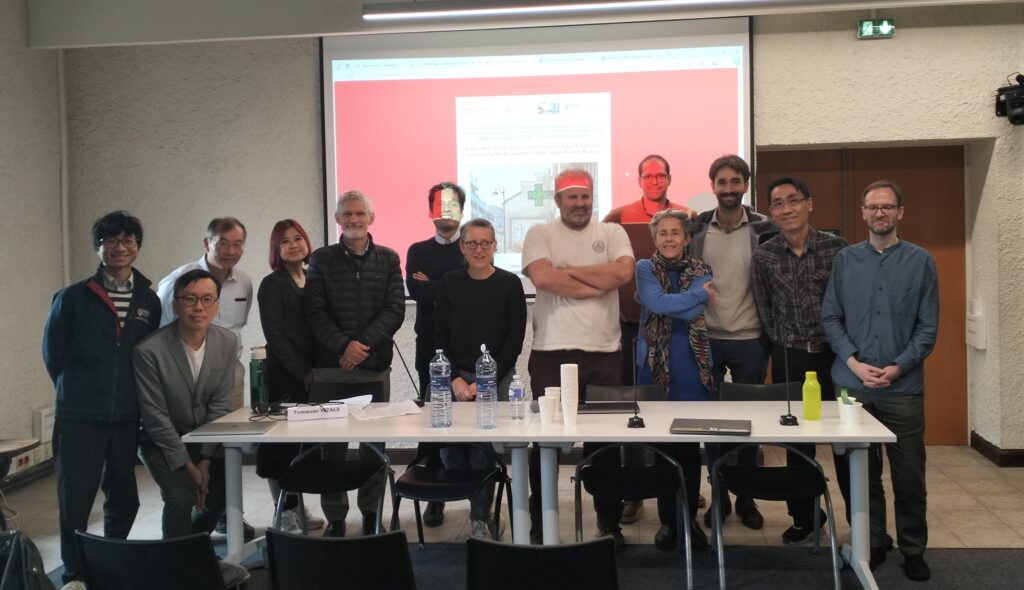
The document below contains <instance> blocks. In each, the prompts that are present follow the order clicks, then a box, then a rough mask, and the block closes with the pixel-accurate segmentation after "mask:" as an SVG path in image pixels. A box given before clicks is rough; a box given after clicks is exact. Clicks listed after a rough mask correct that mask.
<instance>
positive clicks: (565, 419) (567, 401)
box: [562, 391, 580, 426]
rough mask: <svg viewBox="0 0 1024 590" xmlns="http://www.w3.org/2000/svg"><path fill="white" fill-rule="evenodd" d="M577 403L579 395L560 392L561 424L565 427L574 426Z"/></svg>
mask: <svg viewBox="0 0 1024 590" xmlns="http://www.w3.org/2000/svg"><path fill="white" fill-rule="evenodd" d="M579 401H580V396H579V394H577V393H573V394H570V393H569V392H567V391H563V392H562V423H563V424H565V425H566V426H576V411H577V409H579Z"/></svg>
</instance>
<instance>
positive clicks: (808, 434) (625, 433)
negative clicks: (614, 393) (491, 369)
mask: <svg viewBox="0 0 1024 590" xmlns="http://www.w3.org/2000/svg"><path fill="white" fill-rule="evenodd" d="M640 409H641V410H640V415H641V417H643V418H644V421H645V422H646V424H647V427H646V428H627V427H626V420H627V419H628V417H629V416H628V415H627V414H589V415H580V416H579V417H578V422H577V424H576V426H575V428H566V427H565V426H563V425H562V423H561V422H556V423H552V424H543V423H541V421H540V416H539V415H538V414H531V413H529V412H527V414H526V418H524V419H523V420H515V421H513V420H511V419H510V418H509V414H508V404H507V403H500V404H499V412H498V416H499V419H498V426H497V427H496V428H493V429H488V430H484V429H481V428H478V427H477V425H476V408H475V406H474V404H471V403H456V404H454V405H453V420H452V426H450V427H448V428H432V427H431V426H430V411H429V408H428V407H424V408H422V410H421V412H420V413H419V414H409V415H405V416H399V417H396V418H382V419H379V420H357V419H355V418H353V417H351V416H350V417H348V418H340V419H333V420H309V421H301V422H294V421H293V422H289V421H286V420H282V421H279V422H277V423H275V425H274V426H273V428H271V429H270V430H268V431H267V432H266V433H264V434H253V435H217V436H203V437H193V436H190V435H185V436H184V437H183V440H184V441H185V442H191V443H195V442H220V443H256V442H313V441H315V442H421V441H427V442H430V441H460V442H503V443H511V442H559V443H564V442H574V441H580V442H609V441H624V442H647V443H651V442H744V441H752V442H797V443H812V442H813V443H861V444H862V443H869V442H890V443H891V442H895V441H896V436H895V435H894V434H892V433H891V432H890V431H889V430H888V429H887V428H885V427H884V426H882V425H881V424H880V423H879V422H878V421H877V420H876V419H875V418H874V417H872V416H871V415H869V414H867V413H866V412H864V413H863V419H862V421H861V422H860V423H859V424H844V423H841V422H840V421H839V417H838V413H837V408H836V402H832V401H826V402H823V403H822V419H821V420H816V421H812V420H804V419H803V418H802V406H801V404H800V403H794V404H793V414H794V415H796V416H797V418H798V419H799V421H800V424H799V425H798V426H782V425H780V424H779V416H780V415H781V414H784V413H785V412H786V402H777V401H771V402H640ZM251 415H252V413H251V411H250V410H249V408H242V409H240V410H236V411H234V412H232V413H231V414H228V415H227V416H225V417H223V418H221V419H220V421H222V422H244V421H247V420H249V418H250V416H251ZM674 418H727V419H741V420H750V421H751V433H750V436H749V437H746V436H739V437H737V436H721V435H679V434H670V433H669V425H670V424H671V423H672V420H673V419H674Z"/></svg>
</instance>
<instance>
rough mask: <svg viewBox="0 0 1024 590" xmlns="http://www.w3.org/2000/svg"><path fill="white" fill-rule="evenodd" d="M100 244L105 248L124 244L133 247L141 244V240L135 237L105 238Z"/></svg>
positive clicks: (129, 247)
mask: <svg viewBox="0 0 1024 590" xmlns="http://www.w3.org/2000/svg"><path fill="white" fill-rule="evenodd" d="M100 244H102V245H103V247H104V248H108V249H114V248H117V247H118V246H124V247H125V248H128V249H131V248H136V247H138V245H139V241H138V240H136V239H135V238H103V239H102V240H100Z"/></svg>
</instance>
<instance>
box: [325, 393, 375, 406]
mask: <svg viewBox="0 0 1024 590" xmlns="http://www.w3.org/2000/svg"><path fill="white" fill-rule="evenodd" d="M372 401H373V396H372V395H357V396H355V397H347V398H345V399H332V400H331V401H330V403H332V404H345V405H346V406H348V408H349V410H352V409H353V408H356V407H359V406H365V405H366V404H368V403H370V402H372Z"/></svg>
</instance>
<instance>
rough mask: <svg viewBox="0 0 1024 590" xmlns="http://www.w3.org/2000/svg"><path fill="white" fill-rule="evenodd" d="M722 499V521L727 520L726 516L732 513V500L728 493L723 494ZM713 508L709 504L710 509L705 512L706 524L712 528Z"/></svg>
mask: <svg viewBox="0 0 1024 590" xmlns="http://www.w3.org/2000/svg"><path fill="white" fill-rule="evenodd" d="M720 501H721V504H722V522H725V517H726V516H729V515H730V514H732V501H731V500H730V499H729V494H728V493H726V494H722V497H721V498H720ZM712 509H713V507H712V506H709V507H708V509H707V510H706V511H705V512H704V526H706V527H708V528H709V529H710V528H711V514H712V512H713V510H712Z"/></svg>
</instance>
